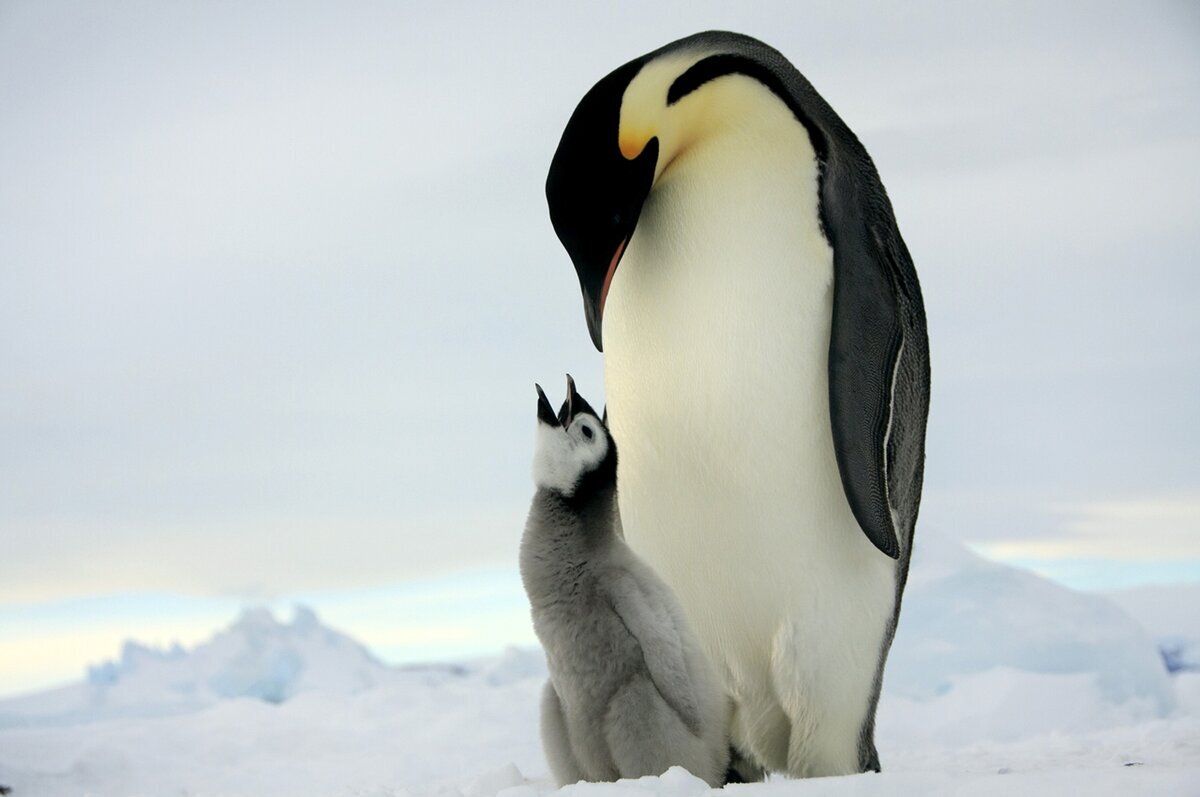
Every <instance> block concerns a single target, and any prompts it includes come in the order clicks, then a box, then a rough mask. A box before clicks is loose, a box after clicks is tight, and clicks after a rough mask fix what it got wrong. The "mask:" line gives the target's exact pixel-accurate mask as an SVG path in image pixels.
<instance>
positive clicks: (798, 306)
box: [546, 32, 929, 776]
mask: <svg viewBox="0 0 1200 797" xmlns="http://www.w3.org/2000/svg"><path fill="white" fill-rule="evenodd" d="M546 194H547V198H548V200H549V204H550V218H551V221H552V223H553V225H554V229H555V232H556V233H557V234H558V237H559V238H560V240H561V241H562V243H563V245H564V246H565V248H566V249H567V252H568V253H569V254H570V256H571V259H572V261H573V262H574V265H575V269H576V271H577V273H578V277H579V282H580V286H581V287H582V290H583V300H584V309H585V313H586V317H587V323H588V328H589V330H590V332H591V335H592V340H593V342H594V343H595V345H596V347H597V348H598V349H601V350H602V351H603V352H604V355H605V386H606V394H607V401H608V412H609V418H608V423H609V427H610V429H611V431H612V433H613V435H614V438H615V440H616V441H617V443H618V445H619V447H620V450H621V459H620V463H619V471H618V485H619V491H618V495H619V507H620V512H621V517H622V521H623V525H624V530H625V534H626V538H627V540H628V542H629V544H630V545H631V546H632V547H633V548H634V550H635V551H637V553H639V554H640V555H641V556H642V557H643V558H644V559H645V560H647V561H648V562H649V563H650V564H651V565H652V566H653V567H654V568H655V569H656V570H657V571H658V572H659V574H660V575H661V576H662V577H663V578H664V579H665V580H666V581H667V583H668V584H669V585H670V586H671V587H672V588H673V589H674V590H675V592H676V594H677V595H678V597H679V599H680V601H681V603H682V604H683V606H684V609H685V611H686V612H687V614H688V616H689V619H690V621H691V623H692V625H693V627H694V628H695V629H696V631H697V633H698V635H699V636H700V638H701V641H702V644H703V645H704V647H705V649H706V651H707V653H708V654H709V656H710V657H711V659H712V661H713V662H714V664H715V665H716V667H717V669H718V671H719V672H720V673H721V675H722V676H723V678H724V682H725V686H726V689H727V690H728V691H729V693H730V695H731V696H732V698H733V701H734V712H733V716H732V719H731V728H730V731H731V738H732V740H733V744H734V747H735V749H736V751H737V752H738V753H739V755H740V756H741V757H742V758H743V761H745V762H748V764H749V767H746V768H750V769H752V768H753V767H754V766H755V765H757V766H759V767H764V768H766V769H769V770H773V771H785V772H788V773H790V774H792V775H795V776H815V775H834V774H845V773H853V772H860V771H866V770H878V769H879V757H878V755H877V753H876V750H875V744H874V716H875V707H876V703H877V702H878V697H879V689H880V685H881V679H882V673H883V665H884V661H885V659H886V656H887V652H888V649H889V647H890V646H891V640H892V636H893V634H894V632H895V627H896V620H897V618H898V616H899V611H900V596H901V593H902V591H903V589H904V582H905V579H906V577H907V573H908V560H909V554H910V551H911V545H912V535H913V526H914V523H915V522H916V518H917V508H918V504H919V502H920V495H921V479H922V470H923V463H924V438H925V419H926V413H927V407H928V402H929V354H928V341H927V337H926V331H925V314H924V308H923V304H922V299H921V291H920V286H919V285H918V282H917V275H916V271H915V270H914V268H913V265H912V260H911V258H910V257H909V253H908V250H907V248H906V247H905V245H904V241H903V240H902V239H901V237H900V232H899V229H898V228H897V226H896V220H895V218H894V216H893V214H892V208H891V203H890V202H889V201H888V198H887V194H886V193H885V191H884V188H883V185H882V183H881V182H880V180H879V176H878V174H877V173H876V170H875V167H874V164H873V163H872V161H871V159H870V157H869V156H868V155H867V153H866V151H865V149H864V148H863V146H862V144H861V143H859V141H858V139H857V138H856V137H855V136H854V134H853V133H852V132H851V131H850V129H849V128H848V127H847V126H846V124H845V123H844V122H843V121H842V120H841V119H840V118H839V117H838V116H837V114H836V113H834V111H833V109H832V108H830V107H829V105H828V104H827V103H826V102H825V101H824V100H823V99H822V98H821V96H820V95H819V94H817V92H816V90H815V89H814V88H813V87H812V86H811V85H810V84H809V82H808V81H807V80H805V78H804V77H803V76H802V75H801V74H800V73H799V72H798V71H797V70H796V69H795V67H793V66H792V65H791V64H790V63H789V62H788V61H787V60H786V59H785V58H784V57H783V56H782V55H781V54H780V53H778V52H777V51H776V50H774V49H772V48H770V47H768V46H767V45H765V44H763V43H762V42H759V41H757V40H755V39H752V38H749V37H747V36H742V35H738V34H733V33H720V32H710V33H701V34H698V35H695V36H691V37H689V38H686V39H682V40H680V41H676V42H673V43H671V44H668V45H666V46H665V47H663V48H661V49H659V50H655V51H654V52H652V53H649V54H647V55H644V56H642V57H641V58H637V59H635V60H633V61H630V62H629V63H627V64H625V65H624V66H621V67H619V68H618V69H616V70H615V71H614V72H612V73H611V74H609V75H608V76H607V77H605V78H603V79H602V80H601V81H600V82H599V83H597V84H596V85H595V86H594V87H593V88H592V89H591V90H590V91H588V92H587V94H586V95H585V96H584V97H583V99H582V100H581V101H580V103H579V106H578V107H577V108H576V109H575V112H574V113H573V114H572V116H571V118H570V121H569V122H568V123H567V126H566V129H565V131H564V133H563V136H562V140H561V142H560V144H559V147H558V150H557V152H556V153H555V155H554V159H553V162H552V164H551V166H550V174H549V178H548V180H547V183H546ZM744 769H745V768H744Z"/></svg>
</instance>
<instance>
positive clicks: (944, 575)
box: [881, 533, 1176, 738]
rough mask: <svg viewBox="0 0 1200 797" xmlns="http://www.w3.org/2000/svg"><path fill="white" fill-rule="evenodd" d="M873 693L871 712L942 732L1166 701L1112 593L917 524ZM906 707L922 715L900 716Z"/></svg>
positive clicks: (1058, 721)
mask: <svg viewBox="0 0 1200 797" xmlns="http://www.w3.org/2000/svg"><path fill="white" fill-rule="evenodd" d="M884 696H885V699H884V703H883V706H882V708H881V722H883V723H887V722H890V721H892V720H893V719H895V717H894V716H893V715H894V714H903V715H904V717H905V718H906V721H904V722H903V725H904V726H905V727H906V728H907V729H908V730H911V731H913V732H919V730H920V729H921V728H926V729H929V728H939V729H940V732H942V733H944V734H946V735H948V736H953V735H955V734H961V732H962V731H963V728H962V727H961V726H963V725H964V724H965V723H968V722H969V723H975V724H977V725H978V724H982V725H986V726H988V727H990V728H992V730H993V732H992V733H989V734H988V738H1014V737H1015V736H1017V735H1019V734H1028V733H1031V732H1049V731H1055V730H1059V731H1071V730H1079V729H1082V728H1094V727H1103V726H1110V725H1112V724H1114V723H1120V722H1130V721H1136V720H1138V719H1143V718H1151V717H1161V716H1165V715H1166V714H1168V713H1169V712H1170V711H1171V710H1172V709H1173V708H1174V707H1175V704H1176V698H1175V691H1174V689H1173V687H1172V684H1171V679H1170V676H1169V675H1168V673H1167V671H1166V669H1165V668H1164V667H1163V663H1162V660H1161V658H1160V657H1159V655H1158V651H1157V648H1156V646H1155V643H1154V640H1153V639H1152V638H1151V637H1150V635H1149V634H1148V633H1147V632H1146V631H1145V630H1144V629H1143V628H1142V627H1141V626H1140V625H1139V624H1138V623H1137V622H1136V621H1135V620H1133V619H1132V618H1131V617H1129V615H1127V614H1126V613H1125V612H1123V611H1122V610H1121V609H1120V608H1118V607H1117V606H1116V605H1115V604H1114V603H1113V602H1112V601H1110V600H1108V599H1107V598H1105V597H1103V596H1100V595H1094V594H1086V593H1081V592H1075V591H1073V590H1070V589H1067V588H1065V587H1061V586H1059V585H1057V584H1055V583H1053V582H1051V581H1048V580H1046V579H1044V578H1041V577H1040V576H1037V575H1035V574H1033V573H1030V572H1027V571H1024V570H1019V569H1017V568H1014V567H1009V566H1006V565H1001V564H997V563H994V562H989V561H987V560H985V559H982V558H980V557H978V556H976V555H975V554H973V553H971V552H970V551H969V550H967V549H966V548H965V547H963V546H961V545H959V544H957V543H953V542H951V541H949V540H946V539H944V538H942V537H939V536H937V535H935V534H929V533H926V534H923V535H922V537H921V538H920V539H919V540H918V543H917V547H916V550H915V556H914V559H913V564H912V569H911V575H910V578H909V583H908V587H907V589H906V591H905V596H904V604H903V609H902V611H901V614H900V625H899V628H898V630H897V634H896V641H895V644H894V646H893V648H892V653H891V656H890V657H889V659H888V666H887V669H886V671H885V675H884ZM922 704H925V708H924V709H922ZM958 704H961V705H958ZM901 707H903V711H900V708H901ZM938 713H942V714H945V715H946V716H949V715H951V714H952V715H953V716H954V717H955V718H956V719H955V720H953V721H949V722H946V721H936V720H937V716H935V715H937V714H938ZM915 715H924V716H925V719H926V720H927V721H926V722H923V723H918V722H910V721H908V720H911V719H912V718H913V716H915Z"/></svg>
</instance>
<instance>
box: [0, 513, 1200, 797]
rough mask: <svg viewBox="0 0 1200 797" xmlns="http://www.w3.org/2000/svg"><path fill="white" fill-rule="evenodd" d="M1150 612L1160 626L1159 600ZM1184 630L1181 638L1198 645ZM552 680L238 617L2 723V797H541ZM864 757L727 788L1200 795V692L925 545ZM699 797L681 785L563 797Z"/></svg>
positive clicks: (769, 794) (1119, 618)
mask: <svg viewBox="0 0 1200 797" xmlns="http://www.w3.org/2000/svg"><path fill="white" fill-rule="evenodd" d="M1180 594H1181V595H1186V594H1188V593H1186V591H1181V593H1180ZM1158 599H1159V600H1162V601H1165V603H1164V604H1162V605H1165V606H1169V605H1171V600H1170V595H1169V591H1167V592H1164V593H1163V594H1162V595H1160V596H1159V598H1158ZM1143 604H1145V605H1142V606H1141V608H1140V611H1141V612H1150V613H1151V614H1153V606H1154V603H1153V602H1152V601H1149V599H1146V600H1144V601H1143ZM1193 605H1194V603H1193ZM1189 616H1190V615H1189ZM1195 630H1196V629H1195V627H1194V626H1181V627H1180V630H1179V634H1180V635H1181V638H1184V639H1187V640H1190V641H1195V637H1194V636H1192V634H1193V633H1194V631H1195ZM1154 634H1155V636H1159V637H1161V636H1163V635H1164V634H1163V633H1162V629H1159V628H1155V630H1154ZM545 672H546V670H545V661H544V659H543V657H542V655H541V653H540V652H538V651H519V650H510V651H508V652H507V653H505V654H504V655H503V656H501V657H499V658H497V659H494V660H489V661H485V662H476V663H471V664H465V665H446V666H427V667H401V668H395V667H388V666H385V665H383V664H381V663H380V662H378V661H377V660H375V659H374V658H373V657H372V656H371V655H370V654H369V653H368V652H367V651H366V650H365V649H364V648H363V647H362V646H361V645H359V644H357V643H356V642H354V641H353V640H351V639H349V638H348V637H346V636H344V635H342V634H339V633H337V632H336V631H332V630H330V629H328V628H326V627H324V626H322V625H321V624H320V623H319V622H318V621H317V619H316V617H315V616H314V615H313V613H312V612H311V611H308V610H306V609H298V610H297V613H296V617H295V619H294V620H293V621H292V622H291V623H289V624H283V623H280V622H278V621H276V620H275V618H274V617H272V616H271V615H270V614H269V613H267V612H265V611H262V610H253V611H248V612H246V613H245V614H243V616H242V617H241V618H240V619H239V620H238V621H237V622H236V623H235V624H234V625H233V626H232V627H231V628H229V629H227V630H226V631H223V632H221V633H219V634H217V635H216V636H215V637H213V639H212V640H210V641H209V642H207V643H205V644H202V645H200V646H198V647H196V648H195V649H193V650H191V651H186V650H182V649H179V648H174V649H172V650H168V651H154V650H149V649H147V648H144V647H142V646H139V645H136V644H133V643H130V644H127V645H126V647H125V649H124V651H123V652H122V655H121V657H120V659H119V660H118V661H115V662H108V663H105V664H102V665H99V666H97V667H93V668H91V670H90V672H89V676H88V680H87V681H86V682H84V683H82V684H77V685H74V686H70V687H65V688H63V689H57V690H53V691H50V692H44V693H41V694H38V695H30V696H28V697H23V698H17V699H13V700H8V701H4V702H0V784H5V785H8V786H11V787H13V789H14V792H13V794H14V796H15V797H26V795H29V796H30V797H36V796H37V795H72V794H98V795H133V794H146V795H157V794H164V795H165V794H172V795H178V794H188V795H254V796H255V797H269V796H270V795H288V796H289V797H293V796H295V797H302V796H303V795H351V794H354V795H380V796H382V795H410V796H411V797H419V796H420V795H434V796H436V797H460V795H461V797H493V795H503V797H541V795H544V794H548V793H550V792H553V791H554V788H553V786H552V784H551V783H550V782H549V779H548V776H547V774H546V773H547V767H546V763H545V760H544V758H543V756H542V753H541V745H540V741H539V739H538V730H537V705H538V695H539V693H540V689H541V684H542V681H543V679H544V678H545ZM878 743H879V749H880V754H881V756H882V757H883V766H884V769H885V771H884V773H883V774H881V775H860V776H854V777H848V778H826V779H821V780H819V781H804V782H797V781H787V780H784V779H774V780H773V781H772V782H769V783H766V784H755V785H751V786H736V787H729V788H730V789H733V790H741V791H744V792H745V793H746V795H747V797H776V796H778V797H783V795H785V794H788V795H790V794H799V793H801V790H803V793H804V794H805V795H809V794H812V795H825V794H830V795H850V794H854V795H857V794H923V795H941V794H945V795H950V794H956V795H957V794H982V795H992V794H995V795H1001V794H1004V795H1008V794H1055V795H1058V794H1064V793H1075V794H1096V795H1107V794H1151V793H1155V794H1200V673H1194V672H1189V671H1180V672H1177V673H1176V674H1175V676H1174V677H1171V676H1169V675H1168V674H1167V671H1166V668H1165V667H1164V666H1163V664H1162V660H1161V658H1160V657H1159V656H1158V653H1157V651H1156V649H1155V644H1154V641H1153V639H1152V638H1151V636H1150V635H1149V634H1148V633H1147V632H1146V631H1144V630H1143V628H1142V626H1141V625H1139V623H1138V622H1135V621H1134V620H1133V619H1131V618H1130V617H1129V616H1128V615H1127V614H1125V613H1123V612H1121V611H1120V610H1118V609H1116V608H1115V607H1114V606H1113V604H1112V603H1111V602H1109V601H1108V600H1106V599H1104V598H1102V597H1098V596H1093V595H1083V594H1079V593H1074V592H1071V591H1069V590H1065V589H1062V588H1060V587H1057V586H1055V585H1053V584H1051V583H1049V582H1046V581H1044V580H1042V579H1040V578H1038V577H1036V576H1033V575H1031V574H1029V573H1025V572H1023V571H1018V570H1014V569H1012V568H1008V567H1003V566H1000V565H995V564H990V563H987V562H984V561H982V560H980V559H978V558H977V557H975V556H974V555H972V554H970V553H969V552H967V551H966V550H964V549H961V548H959V547H957V546H956V545H953V544H951V543H948V542H946V541H944V540H940V539H938V538H936V537H933V536H932V535H926V537H925V538H924V539H923V540H922V541H921V547H920V548H919V549H918V559H917V560H916V562H915V563H914V566H913V574H912V579H911V580H910V584H909V588H908V592H907V594H906V598H905V605H904V611H903V614H902V620H901V625H900V632H899V634H898V635H897V639H896V645H895V648H894V651H893V654H892V660H891V663H890V665H889V668H888V672H887V677H886V680H885V684H884V696H883V699H882V701H881V704H880V711H879V728H878ZM708 791H709V790H708V788H707V787H706V786H705V785H704V783H703V782H702V781H700V780H699V779H696V778H693V777H692V776H691V775H689V774H688V773H686V772H684V771H683V770H679V769H673V770H671V771H669V772H667V773H665V774H663V775H662V776H660V777H655V778H643V779H641V780H637V781H623V782H621V783H619V784H616V785H612V784H605V785H599V784H596V785H587V784H583V785H576V786H570V787H567V788H566V789H563V790H562V792H563V794H566V795H578V796H579V797H617V795H629V797H653V796H654V795H663V796H664V797H693V796H698V795H700V794H705V793H707V792H708Z"/></svg>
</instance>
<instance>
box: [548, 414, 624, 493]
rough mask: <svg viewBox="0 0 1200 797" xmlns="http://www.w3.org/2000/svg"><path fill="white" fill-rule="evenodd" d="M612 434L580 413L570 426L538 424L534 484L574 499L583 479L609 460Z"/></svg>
mask: <svg viewBox="0 0 1200 797" xmlns="http://www.w3.org/2000/svg"><path fill="white" fill-rule="evenodd" d="M609 446H610V443H609V439H608V432H607V431H606V430H605V429H604V425H603V424H602V423H601V422H600V419H599V418H597V417H595V416H594V415H591V414H590V413H581V414H577V415H576V416H575V417H574V418H572V419H571V420H570V422H569V423H568V424H567V426H566V427H563V426H558V425H555V426H552V425H550V424H547V423H544V422H542V421H540V420H539V421H538V425H537V441H536V443H535V448H534V454H533V481H534V483H535V484H536V485H537V486H538V487H539V488H545V489H549V490H554V491H556V492H560V493H562V494H563V495H566V496H570V495H572V494H574V492H575V488H576V486H577V485H578V484H579V482H580V479H581V478H582V477H583V476H584V475H586V474H588V473H591V472H592V471H594V470H596V469H597V468H598V467H600V465H601V463H603V462H604V461H605V459H606V458H607V457H608V449H609Z"/></svg>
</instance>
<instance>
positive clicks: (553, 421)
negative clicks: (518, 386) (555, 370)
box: [533, 382, 562, 426]
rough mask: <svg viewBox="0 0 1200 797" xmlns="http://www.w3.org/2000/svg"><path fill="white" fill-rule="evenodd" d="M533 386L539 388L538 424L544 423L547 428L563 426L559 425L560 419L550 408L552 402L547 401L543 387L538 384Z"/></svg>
mask: <svg viewBox="0 0 1200 797" xmlns="http://www.w3.org/2000/svg"><path fill="white" fill-rule="evenodd" d="M533 386H534V387H535V388H537V394H538V407H537V417H538V423H544V424H546V425H547V426H562V424H561V423H559V420H558V417H557V416H556V415H555V414H554V409H553V408H552V407H551V406H550V402H549V401H547V400H546V393H545V392H544V391H543V390H542V386H541V385H539V384H537V383H536V382H535V383H534V384H533Z"/></svg>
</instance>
